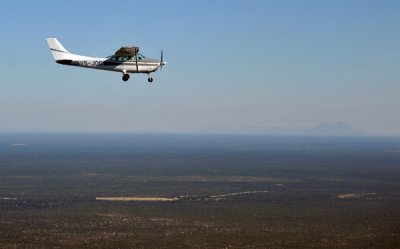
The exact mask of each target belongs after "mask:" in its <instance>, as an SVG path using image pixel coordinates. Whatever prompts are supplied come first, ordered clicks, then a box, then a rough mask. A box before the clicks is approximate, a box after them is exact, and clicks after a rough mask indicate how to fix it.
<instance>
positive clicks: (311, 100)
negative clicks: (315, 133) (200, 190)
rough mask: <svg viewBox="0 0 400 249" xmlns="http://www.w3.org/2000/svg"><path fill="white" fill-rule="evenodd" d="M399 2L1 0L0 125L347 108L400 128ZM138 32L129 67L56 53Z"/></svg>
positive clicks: (302, 120) (350, 115) (190, 127)
mask: <svg viewBox="0 0 400 249" xmlns="http://www.w3.org/2000/svg"><path fill="white" fill-rule="evenodd" d="M398 13H400V2H399V1H368V0H362V1H361V0H360V1H352V0H346V1H345V0H337V1H327V0H318V1H308V0H305V1H290V0H284V1H267V0H265V1H256V0H254V1H244V0H243V1H117V2H116V1H39V2H36V1H2V2H1V3H0V28H1V30H2V35H1V39H0V51H1V54H2V60H1V61H0V75H1V79H0V130H3V131H53V132H54V131H94V132H97V131H111V132H112V131H117V132H125V131H132V132H142V131H145V132H202V131H210V130H221V129H222V130H226V131H233V132H234V131H236V130H242V131H243V130H252V129H253V128H257V129H259V128H260V127H263V128H265V129H269V128H273V127H285V128H291V127H295V128H296V127H300V128H302V127H313V126H316V125H317V124H318V123H321V122H336V121H343V122H345V123H348V124H350V125H351V126H353V127H355V128H357V129H360V130H363V131H365V132H368V133H371V134H381V135H400V112H399V110H400V98H399V96H400V15H399V14H398ZM47 37H57V38H58V39H59V40H60V41H61V42H62V44H63V45H64V46H65V47H66V48H67V49H68V50H69V51H71V52H74V53H77V54H85V55H93V56H105V55H111V54H112V53H113V52H114V51H115V50H116V49H118V48H119V47H120V46H121V45H128V44H135V45H138V46H140V49H141V52H142V53H143V54H145V55H146V56H148V57H155V58H159V56H160V50H161V49H164V56H165V59H166V60H167V62H168V64H167V66H166V67H165V68H164V70H163V71H162V72H158V73H155V74H154V75H153V77H154V79H155V84H148V83H147V80H146V76H145V75H133V76H132V77H131V79H130V81H128V83H123V82H122V81H121V75H120V74H119V73H112V72H106V71H95V70H89V69H81V68H75V67H66V66H61V65H58V64H55V63H54V61H53V58H52V56H51V54H50V52H49V50H48V47H47V44H46V42H45V38H47Z"/></svg>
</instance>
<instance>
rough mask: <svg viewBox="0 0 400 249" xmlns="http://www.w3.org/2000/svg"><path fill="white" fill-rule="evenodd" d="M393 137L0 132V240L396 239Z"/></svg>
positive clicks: (349, 242)
mask: <svg viewBox="0 0 400 249" xmlns="http://www.w3.org/2000/svg"><path fill="white" fill-rule="evenodd" d="M399 151H400V139H396V138H318V137H267V136H265V137H263V136H205V135H204V136H200V135H128V134H109V135H96V134H91V135H29V134H24V135H22V134H20V135H18V134H9V135H0V248H273V249H278V248H352V249H353V248H360V249H361V248H363V249H366V248H393V249H398V248H400V181H399V180H400V153H399Z"/></svg>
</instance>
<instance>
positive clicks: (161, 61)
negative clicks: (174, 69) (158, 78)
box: [160, 49, 167, 71]
mask: <svg viewBox="0 0 400 249" xmlns="http://www.w3.org/2000/svg"><path fill="white" fill-rule="evenodd" d="M163 57H164V53H163V50H162V49H161V59H160V70H161V71H162V67H163V66H164V65H165V64H167V63H166V62H165V61H164V60H163Z"/></svg>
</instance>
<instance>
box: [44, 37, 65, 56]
mask: <svg viewBox="0 0 400 249" xmlns="http://www.w3.org/2000/svg"><path fill="white" fill-rule="evenodd" d="M46 41H47V44H49V47H50V50H51V53H52V54H53V57H54V59H55V60H56V61H62V60H70V58H71V56H70V55H71V54H70V53H69V52H68V51H67V50H66V49H65V48H64V47H63V45H61V43H60V42H59V41H58V40H57V39H56V38H47V39H46Z"/></svg>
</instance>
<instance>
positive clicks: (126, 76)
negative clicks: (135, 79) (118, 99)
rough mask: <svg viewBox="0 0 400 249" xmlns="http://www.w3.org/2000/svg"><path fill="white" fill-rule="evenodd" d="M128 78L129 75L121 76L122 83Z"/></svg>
mask: <svg viewBox="0 0 400 249" xmlns="http://www.w3.org/2000/svg"><path fill="white" fill-rule="evenodd" d="M129 78H130V76H129V74H124V76H122V80H123V81H128V80H129Z"/></svg>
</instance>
